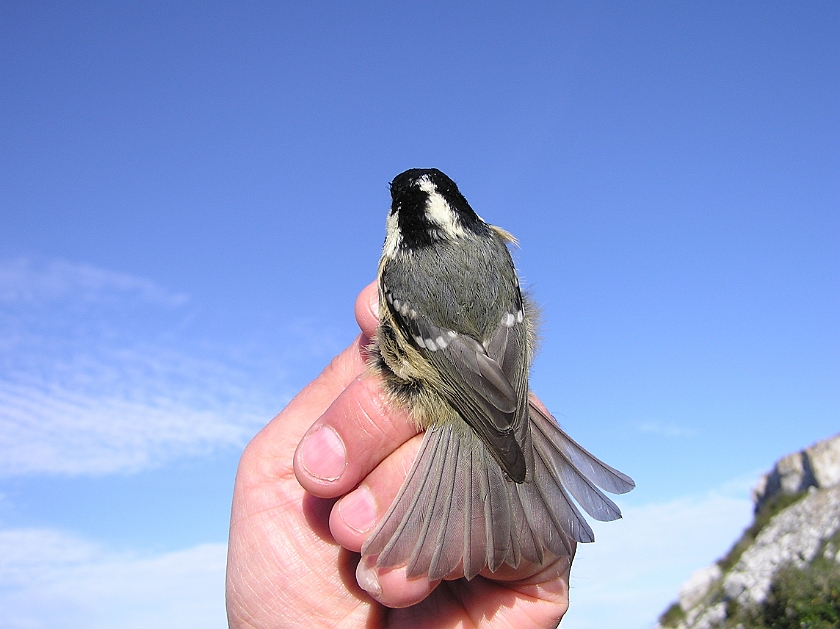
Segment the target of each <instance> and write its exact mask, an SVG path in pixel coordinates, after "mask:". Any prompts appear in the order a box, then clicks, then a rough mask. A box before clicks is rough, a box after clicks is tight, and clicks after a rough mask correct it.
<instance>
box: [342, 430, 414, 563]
mask: <svg viewBox="0 0 840 629" xmlns="http://www.w3.org/2000/svg"><path fill="white" fill-rule="evenodd" d="M422 440H423V435H416V436H415V437H413V438H412V439H410V440H408V441H407V442H405V443H404V444H403V445H402V446H400V447H399V448H398V449H397V450H396V451H394V453H393V454H391V455H390V456H388V457H387V458H386V459H385V460H384V461H382V463H380V464H379V465H378V466H377V467H376V468H375V469H374V470H373V471H372V472H371V473H370V474H368V475H367V477H366V478H365V479H364V480H363V481H362V483H361V484H360V485H359V486H358V487H357V488H356V489H354V490H353V491H351V492H350V493H349V494H347V495H346V496H343V497H342V498H341V499H340V500H339V501H338V502H336V503H335V505H333V508H332V512H331V513H330V533H331V534H332V536H333V539H335V541H336V542H338V543H339V544H341V545H342V546H344V548H346V549H347V550H351V551H353V552H357V553H358V552H361V550H362V544H364V541H365V539H367V537H368V535H369V534H370V532H371V531H372V530H373V528H374V527H375V526H376V525H377V524H378V523H379V521H380V520H381V519H382V518H383V517H384V516H385V513H386V512H387V511H388V508H389V507H390V506H391V503H392V502H393V501H394V499H395V498H396V497H397V493H398V492H399V490H400V487H401V486H402V484H403V481H405V478H406V476H407V475H408V470H409V469H410V468H411V464H412V463H413V462H414V459H415V458H416V456H417V451H418V450H419V449H420V443H421V442H422Z"/></svg>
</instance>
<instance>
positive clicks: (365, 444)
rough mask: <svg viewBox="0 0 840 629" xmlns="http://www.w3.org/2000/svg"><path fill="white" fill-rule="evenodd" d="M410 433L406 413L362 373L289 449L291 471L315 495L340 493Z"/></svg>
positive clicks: (413, 429)
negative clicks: (292, 458) (300, 439)
mask: <svg viewBox="0 0 840 629" xmlns="http://www.w3.org/2000/svg"><path fill="white" fill-rule="evenodd" d="M416 434H417V428H416V427H415V426H414V424H413V423H412V422H411V420H410V419H409V416H408V414H407V413H406V412H405V411H403V410H400V409H399V408H396V407H394V406H393V405H392V404H391V403H390V401H389V399H388V398H387V395H386V393H385V391H384V389H383V387H382V383H381V380H380V379H379V378H377V377H375V376H371V375H368V374H365V375H362V376H360V377H358V378H356V379H355V380H354V381H353V382H352V383H351V384H350V385H349V386H348V387H347V388H346V389H345V390H344V391H343V392H342V393H341V394H340V395H339V396H338V397H337V398H336V399H335V401H334V402H333V403H332V404H331V405H330V406H329V408H327V410H326V411H325V412H324V414H323V415H321V417H320V418H318V420H317V421H316V422H315V423H314V424H313V425H312V427H311V428H310V429H309V430H308V431H307V433H306V435H305V436H304V438H303V440H302V441H301V443H300V445H299V446H298V448H297V451H296V453H295V458H294V465H295V474H296V476H297V479H298V482H299V483H300V484H301V486H302V487H303V488H304V489H306V490H307V491H308V492H310V493H312V494H314V495H316V496H320V497H322V498H332V497H335V496H340V495H342V494H345V493H347V492H348V491H350V490H351V489H353V488H354V487H355V486H356V485H358V484H359V482H360V481H361V480H362V479H363V478H364V477H365V476H367V475H368V474H369V473H370V471H371V470H373V469H374V468H375V467H376V466H377V465H379V463H380V462H381V461H383V460H384V459H385V457H387V456H388V455H389V454H391V453H392V452H393V451H394V450H396V449H397V448H399V447H400V446H401V445H402V444H403V443H405V442H406V441H408V440H409V439H411V437H413V436H414V435H416Z"/></svg>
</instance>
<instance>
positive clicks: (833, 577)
mask: <svg viewBox="0 0 840 629" xmlns="http://www.w3.org/2000/svg"><path fill="white" fill-rule="evenodd" d="M838 546H840V531H838V532H837V533H836V534H835V535H834V537H833V538H832V539H831V540H829V541H828V542H827V543H826V544H823V546H822V548H820V551H819V553H818V554H817V556H816V557H815V558H814V560H813V561H812V562H811V563H810V564H808V565H806V566H804V567H803V568H801V569H800V568H797V567H796V566H793V565H788V566H785V567H784V568H782V569H781V570H779V572H777V573H776V576H775V577H774V579H773V583H772V584H771V586H770V594H769V595H768V597H767V600H766V601H765V602H764V604H763V605H762V606H761V607H760V608H758V609H750V610H742V609H737V608H735V607H734V606H732V607H730V608H728V609H727V612H729V613H728V614H727V616H728V618H727V621H726V625H725V626H726V627H727V628H730V627H732V628H734V627H739V626H740V627H742V628H743V629H838V628H840V561H838V560H837V559H835V555H836V554H837V548H838ZM826 548H829V549H830V552H829V553H828V556H826Z"/></svg>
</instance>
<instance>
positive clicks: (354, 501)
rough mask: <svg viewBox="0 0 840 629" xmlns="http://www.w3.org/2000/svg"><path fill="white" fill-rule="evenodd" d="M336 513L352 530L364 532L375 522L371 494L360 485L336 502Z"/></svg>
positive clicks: (374, 509)
mask: <svg viewBox="0 0 840 629" xmlns="http://www.w3.org/2000/svg"><path fill="white" fill-rule="evenodd" d="M338 515H339V517H340V518H341V520H342V521H343V522H344V523H345V524H346V525H347V526H349V527H350V528H351V529H353V530H354V531H358V532H359V533H366V532H368V531H369V530H370V529H372V528H373V525H374V524H376V505H375V504H374V501H373V494H371V493H370V490H369V489H368V488H367V487H365V486H364V485H362V486H361V487H359V488H358V489H357V490H356V491H354V492H352V493H350V494H348V495H347V496H345V497H344V498H342V500H341V502H339V503H338Z"/></svg>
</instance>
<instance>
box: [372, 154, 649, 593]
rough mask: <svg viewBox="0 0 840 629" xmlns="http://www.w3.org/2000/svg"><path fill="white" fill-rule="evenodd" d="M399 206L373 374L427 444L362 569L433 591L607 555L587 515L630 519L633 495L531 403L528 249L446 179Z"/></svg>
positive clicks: (423, 186)
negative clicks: (624, 499)
mask: <svg viewBox="0 0 840 629" xmlns="http://www.w3.org/2000/svg"><path fill="white" fill-rule="evenodd" d="M390 192H391V207H390V211H389V212H388V216H387V220H386V233H385V243H384V246H383V249H382V256H381V258H380V261H379V268H378V274H377V284H378V299H379V313H380V321H379V324H378V327H377V330H376V333H375V334H374V336H373V337H372V339H371V342H370V347H369V370H370V371H371V372H372V373H374V374H376V375H378V376H380V377H381V379H382V382H383V383H384V384H383V388H384V391H385V394H386V397H387V398H388V400H389V402H390V403H392V404H394V405H396V406H397V407H399V408H403V409H405V410H406V411H407V412H408V414H409V416H410V417H411V419H412V421H413V422H414V423H415V425H416V426H417V428H418V429H419V430H422V431H425V435H424V437H423V440H422V444H421V446H420V449H419V452H418V454H417V455H416V458H415V460H414V463H413V465H412V466H411V468H410V470H409V472H408V475H407V477H406V479H405V481H404V482H403V484H402V486H401V487H400V489H399V491H398V494H397V496H396V498H395V499H394V501H393V503H392V504H391V506H390V508H389V509H388V510H387V512H386V514H385V516H384V517H383V518H382V520H381V521H380V522H379V523H378V525H377V526H376V527H375V529H374V530H373V532H372V533H371V534H370V535H369V536H368V538H367V539H366V540H365V542H364V544H363V546H362V556H363V557H375V565H376V566H378V567H380V568H387V567H397V566H403V565H404V566H405V567H406V576H407V577H408V578H412V577H418V576H421V575H427V576H428V578H429V579H430V580H437V579H442V578H444V577H447V576H450V577H451V576H452V575H457V576H463V577H464V578H466V579H468V580H469V579H472V578H474V577H475V576H476V575H477V574H479V573H480V572H482V571H483V570H485V569H489V571H490V572H491V573H494V572H496V571H498V570H499V569H500V567H501V566H503V565H507V566H510V567H511V568H514V569H516V568H518V567H519V566H520V565H521V564H522V562H523V561H524V562H527V563H529V564H533V565H543V564H545V563H547V562H549V561H552V560H553V559H554V558H560V557H570V558H571V557H572V556H573V555H574V549H575V542H584V543H585V542H592V541H594V534H593V532H592V528H591V527H590V525H589V524H588V522H587V521H586V519H585V517H584V516H583V515H582V513H581V511H580V509H579V508H578V507H577V506H576V505H575V502H576V503H577V505H579V506H580V507H581V508H582V509H583V510H584V511H585V512H586V513H588V514H589V515H590V516H591V517H593V518H595V519H596V520H600V521H611V520H616V519H618V518H620V517H621V511H620V509H619V508H618V506H617V505H616V504H615V503H614V502H613V501H612V500H610V498H608V497H607V496H606V495H605V494H604V492H603V491H602V490H604V491H607V492H610V493H614V494H623V493H625V492H628V491H630V490H631V489H633V488H634V487H635V483H634V481H633V480H632V479H631V478H630V477H629V476H627V475H626V474H623V473H622V472H619V471H618V470H616V469H614V468H612V467H610V466H609V465H607V464H605V463H603V462H602V461H600V460H599V459H597V458H596V457H594V456H593V455H591V454H590V453H589V452H587V451H586V450H585V449H584V448H582V447H581V446H580V445H578V444H577V443H576V442H575V441H574V440H573V439H572V438H571V437H569V436H568V435H567V434H566V433H565V432H564V431H563V430H562V429H561V428H560V426H559V425H558V423H557V421H556V420H555V419H554V417H552V416H551V415H550V414H549V413H548V411H547V410H546V409H545V407H543V406H542V404H541V403H539V402H538V401H537V400H536V398H534V397H533V394H532V393H531V391H530V387H529V382H528V380H529V374H530V367H531V361H532V359H533V356H534V353H535V351H536V344H537V321H538V313H537V308H536V305H535V304H534V303H533V301H532V300H531V299H530V297H529V296H528V295H527V294H526V293H525V292H523V290H522V288H521V287H520V283H519V278H518V275H517V272H516V268H515V266H514V263H513V260H512V258H511V255H510V251H509V246H514V245H516V244H517V243H516V240H515V238H514V237H513V236H512V235H511V234H510V233H508V232H507V231H505V230H504V229H502V228H500V227H497V226H494V225H490V224H488V223H486V222H485V221H484V220H483V219H482V218H481V217H480V216H479V215H478V214H477V213H476V212H475V211H474V210H473V209H472V207H471V206H470V204H469V203H468V202H467V199H466V198H465V197H464V196H463V194H462V193H461V191H460V190H459V189H458V186H457V185H456V183H455V182H454V181H453V180H452V179H450V178H449V177H448V176H447V175H445V174H444V173H443V172H441V171H440V170H438V169H436V168H427V169H420V168H412V169H409V170H406V171H405V172H403V173H401V174H399V175H397V176H396V177H395V178H394V179H393V181H392V182H391V184H390ZM599 488H600V489H599Z"/></svg>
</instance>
